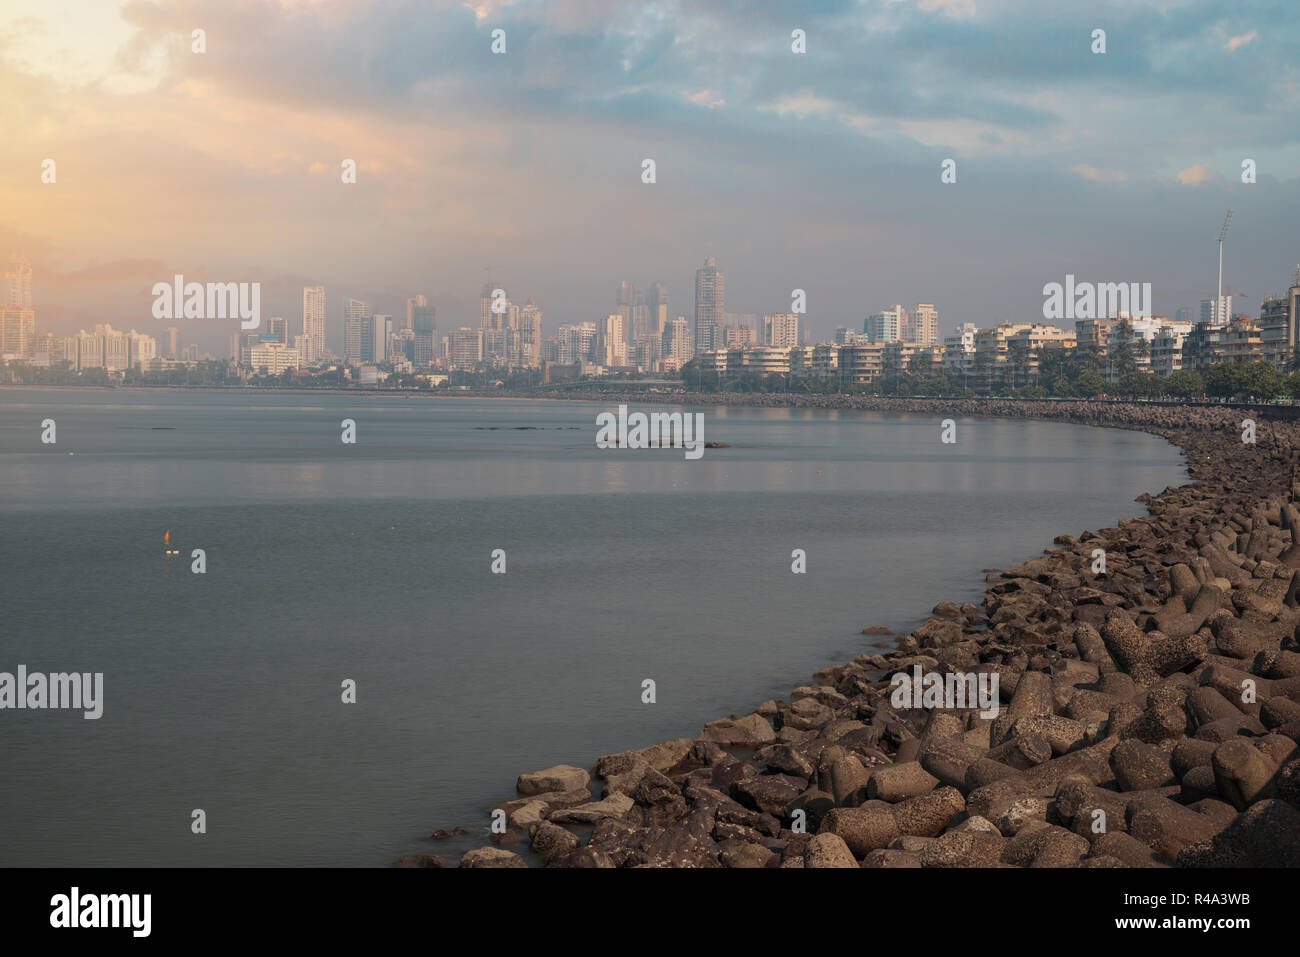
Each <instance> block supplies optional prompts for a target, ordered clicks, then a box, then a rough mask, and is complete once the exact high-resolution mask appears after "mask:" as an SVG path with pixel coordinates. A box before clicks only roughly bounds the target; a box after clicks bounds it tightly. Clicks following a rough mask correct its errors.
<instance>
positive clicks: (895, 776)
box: [867, 761, 939, 803]
mask: <svg viewBox="0 0 1300 957" xmlns="http://www.w3.org/2000/svg"><path fill="white" fill-rule="evenodd" d="M938 783H939V779H938V778H936V777H935V776H934V775H932V774H930V773H929V772H927V771H926V770H925V768H923V767H921V765H920V763H919V762H917V761H909V762H907V763H906V764H887V765H884V766H883V767H879V768H873V769H872V771H871V775H870V777H869V778H868V779H867V797H868V798H869V799H871V800H880V801H888V802H890V803H894V802H896V801H902V800H906V799H907V798H910V797H916V796H918V795H921V794H925V793H926V792H927V791H932V790H934V787H935V785H937V784H938Z"/></svg>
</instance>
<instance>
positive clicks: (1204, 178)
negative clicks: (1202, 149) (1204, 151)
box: [1178, 163, 1223, 186]
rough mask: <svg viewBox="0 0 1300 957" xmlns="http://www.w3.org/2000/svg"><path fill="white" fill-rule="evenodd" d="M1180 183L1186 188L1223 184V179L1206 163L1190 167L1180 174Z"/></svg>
mask: <svg viewBox="0 0 1300 957" xmlns="http://www.w3.org/2000/svg"><path fill="white" fill-rule="evenodd" d="M1178 182H1180V183H1182V184H1183V185H1184V186H1200V185H1202V184H1203V183H1221V182H1223V177H1222V176H1220V175H1219V174H1218V173H1216V172H1215V171H1214V170H1213V169H1211V168H1210V167H1209V166H1207V165H1206V164H1205V163H1197V164H1196V165H1195V166H1189V167H1188V168H1187V169H1185V170H1183V171H1181V172H1180V173H1179V174H1178Z"/></svg>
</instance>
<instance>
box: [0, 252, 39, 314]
mask: <svg viewBox="0 0 1300 957" xmlns="http://www.w3.org/2000/svg"><path fill="white" fill-rule="evenodd" d="M5 284H6V286H7V287H8V290H7V293H6V295H5V301H4V303H3V305H5V306H7V307H9V308H12V309H31V308H32V264H31V263H29V262H28V261H27V258H26V257H25V256H20V255H18V254H17V253H14V254H13V255H11V256H10V257H9V266H8V268H7V269H6V270H5Z"/></svg>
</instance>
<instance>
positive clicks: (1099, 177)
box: [1070, 163, 1128, 183]
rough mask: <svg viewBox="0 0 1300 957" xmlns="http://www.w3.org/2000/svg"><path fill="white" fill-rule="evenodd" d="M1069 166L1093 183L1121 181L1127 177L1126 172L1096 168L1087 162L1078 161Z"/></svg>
mask: <svg viewBox="0 0 1300 957" xmlns="http://www.w3.org/2000/svg"><path fill="white" fill-rule="evenodd" d="M1070 168H1071V169H1072V170H1074V172H1076V173H1078V174H1079V175H1080V176H1082V177H1083V178H1084V179H1088V180H1092V181H1093V182H1094V183H1122V182H1124V181H1125V180H1127V179H1128V174H1127V173H1125V172H1123V171H1122V170H1115V169H1098V168H1097V167H1095V166H1090V165H1089V164H1087V163H1080V164H1078V165H1077V166H1071V167H1070Z"/></svg>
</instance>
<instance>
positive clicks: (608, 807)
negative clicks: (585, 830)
mask: <svg viewBox="0 0 1300 957" xmlns="http://www.w3.org/2000/svg"><path fill="white" fill-rule="evenodd" d="M635 803H636V802H635V801H633V800H632V798H630V797H628V796H627V795H626V794H611V795H610V796H609V797H607V798H604V799H603V800H600V801H593V802H591V803H590V804H580V805H578V806H577V807H573V808H564V809H563V810H559V811H556V812H555V813H554V814H552V815H551V818H550V819H551V820H552V821H553V822H554V823H556V824H595V823H596V822H597V821H602V820H604V819H605V818H608V817H623V816H624V815H625V814H627V812H628V811H630V810H632V807H633V805H634V804H635Z"/></svg>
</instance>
